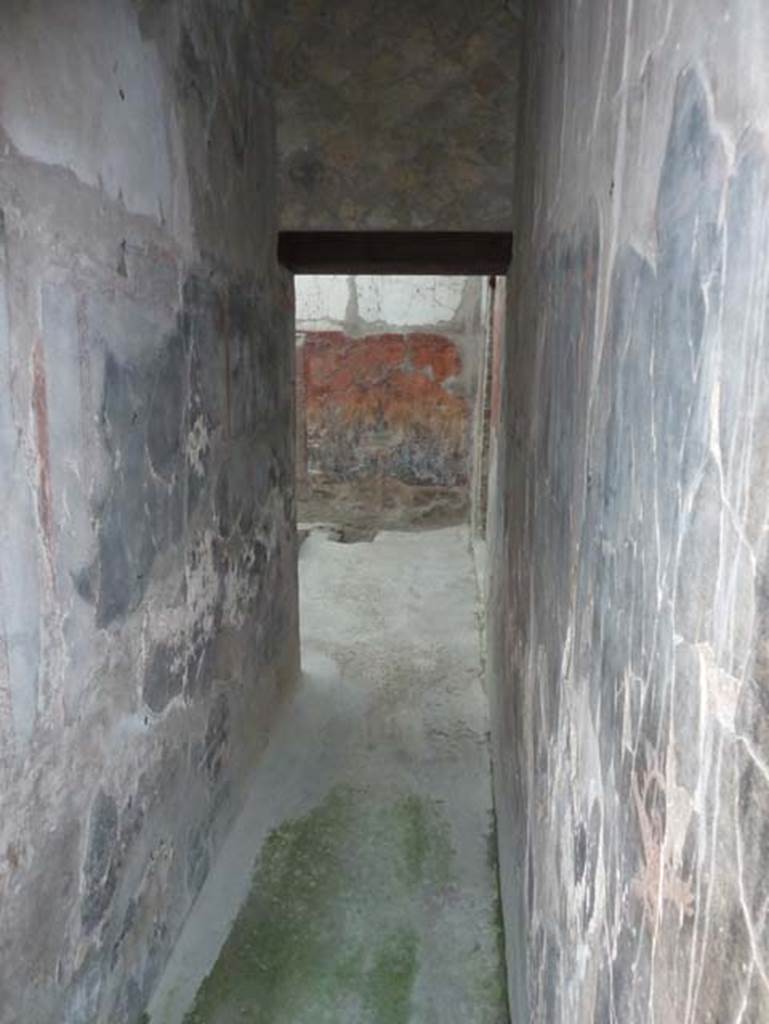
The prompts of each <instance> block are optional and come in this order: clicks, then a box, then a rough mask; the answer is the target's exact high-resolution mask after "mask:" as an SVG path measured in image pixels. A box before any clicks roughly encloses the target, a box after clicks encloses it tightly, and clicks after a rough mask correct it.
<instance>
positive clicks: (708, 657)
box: [490, 0, 769, 1024]
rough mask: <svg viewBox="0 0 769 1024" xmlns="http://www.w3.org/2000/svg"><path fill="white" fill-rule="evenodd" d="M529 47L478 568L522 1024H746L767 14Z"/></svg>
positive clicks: (606, 26) (764, 749)
mask: <svg viewBox="0 0 769 1024" xmlns="http://www.w3.org/2000/svg"><path fill="white" fill-rule="evenodd" d="M527 39H528V45H527V61H526V64H527V73H526V85H525V103H524V108H523V109H524V113H523V122H522V130H523V135H522V138H521V144H520V152H521V154H522V158H521V162H520V168H519V170H520V175H519V182H520V194H519V207H518V211H519V212H518V225H517V236H516V238H517V247H516V253H515V256H514V261H517V269H516V270H515V271H514V273H513V277H512V288H513V294H514V296H515V298H514V308H513V309H512V310H511V314H510V316H511V321H510V328H509V330H508V344H507V348H506V353H505V357H504V361H503V369H502V375H503V376H502V383H503V387H502V407H501V417H500V418H499V419H498V421H497V431H496V447H497V452H498V463H497V473H498V480H499V482H500V483H499V489H498V495H497V502H496V506H495V512H494V515H493V529H492V534H493V537H492V555H491V559H490V562H491V564H492V566H494V568H495V575H494V580H493V583H492V599H491V602H490V608H491V623H490V627H491V635H492V662H493V669H494V671H493V673H492V678H493V680H494V684H493V694H492V721H493V723H494V724H493V731H494V744H495V761H496V769H495V778H496V787H497V810H498V815H499V832H500V842H501V864H502V868H501V871H502V884H503V894H504V902H505V916H506V924H507V949H508V964H509V973H510V991H511V994H512V996H513V1014H514V1017H515V1015H516V1014H517V1015H518V1016H517V1018H516V1019H520V1020H531V1019H534V1020H546V1021H548V1022H551V1024H553V1022H559V1021H563V1022H564V1024H566V1022H569V1024H573V1022H575V1021H576V1022H579V1021H601V1022H604V1021H605V1022H613V1021H617V1022H620V1021H621V1022H623V1024H624V1022H628V1024H629V1022H641V1021H648V1020H652V1019H653V1020H655V1021H658V1022H683V1024H694V1022H700V1021H714V1022H715V1021H718V1022H722V1021H723V1022H726V1021H738V1020H739V1021H741V1022H743V1024H747V1022H755V1024H757V1022H759V1021H764V1020H766V1019H769V984H768V983H767V980H768V979H769V918H768V917H767V913H768V910H769V903H768V902H767V890H766V871H765V864H766V858H767V856H769V845H768V844H769V826H767V820H768V814H769V784H768V783H767V779H768V778H769V770H768V767H767V766H769V734H768V733H767V728H766V722H767V707H768V706H769V682H768V680H767V658H766V633H767V618H766V613H767V600H766V594H767V555H768V553H769V549H768V548H767V543H768V541H769V531H768V530H767V524H768V519H767V514H768V510H769V505H768V503H767V496H768V493H769V492H768V487H769V475H768V474H767V455H768V451H767V444H766V438H767V430H768V429H769V404H768V401H769V399H768V396H769V346H768V345H767V341H766V337H767V336H766V316H767V312H766V311H767V298H768V297H769V296H768V295H767V273H766V269H767V253H768V252H769V189H768V188H767V186H768V184H769V156H768V155H767V152H768V151H767V140H768V136H767V127H768V125H767V115H766V111H767V109H769V107H768V106H767V102H768V101H769V96H768V95H767V82H766V77H765V75H764V74H763V68H765V66H766V59H767V52H768V51H767V40H768V39H769V19H768V16H767V11H766V8H765V6H764V5H763V4H761V3H757V2H750V0H749V2H746V3H744V4H740V5H724V4H722V3H719V2H716V0H708V2H704V3H694V2H689V0H687V2H682V3H678V4H675V5H672V6H671V5H667V4H663V3H657V2H650V3H644V4H643V5H639V4H635V3H632V2H631V0H626V2H620V3H617V4H614V5H613V6H612V7H611V9H610V13H607V8H606V5H605V4H603V3H599V2H589V3H583V4H575V3H570V2H566V0H563V2H559V3H553V4H547V5H537V4H534V5H532V7H531V11H530V17H529V24H528V35H527ZM535 143H536V145H535Z"/></svg>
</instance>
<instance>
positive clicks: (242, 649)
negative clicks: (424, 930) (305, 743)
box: [0, 0, 298, 1024]
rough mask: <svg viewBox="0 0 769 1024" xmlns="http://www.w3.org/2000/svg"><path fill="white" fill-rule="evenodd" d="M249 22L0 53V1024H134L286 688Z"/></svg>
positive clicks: (263, 63) (119, 18)
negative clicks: (0, 66) (0, 77)
mask: <svg viewBox="0 0 769 1024" xmlns="http://www.w3.org/2000/svg"><path fill="white" fill-rule="evenodd" d="M267 59H268V58H267V46H266V41H265V34H264V24H263V21H262V20H261V19H260V15H259V9H258V6H256V5H255V6H253V7H252V8H251V10H250V12H248V13H247V12H246V11H245V7H244V6H243V5H240V4H237V3H227V4H224V5H220V9H217V11H216V12H214V11H213V9H212V6H211V5H210V4H207V3H204V2H195V0H191V2H178V3H177V2H172V3H166V4H145V3H142V4H139V5H134V4H131V3H128V2H123V0H119V2H116V3H113V4H107V5H105V4H99V3H93V2H90V0H75V2H73V3H67V4H63V5H62V4H57V3H54V2H46V0H35V2H34V3H30V4H26V3H24V4H22V3H15V2H12V3H11V4H10V5H5V8H4V11H3V32H2V41H0V63H2V67H3V73H2V79H3V81H2V87H1V88H0V92H1V93H2V104H0V470H1V471H2V479H3V481H4V485H3V488H2V493H1V494H0V1020H1V1021H2V1022H3V1024H6V1022H7V1024H17V1022H20V1021H24V1022H30V1024H31V1022H33V1021H34V1024H49V1022H50V1024H54V1022H55V1024H101V1022H105V1024H107V1022H108V1024H135V1022H136V1021H137V1020H138V1019H139V1016H140V1014H141V1012H142V1010H143V1007H144V1004H145V1002H146V999H147V998H148V996H149V993H150V992H151V990H152V988H153V986H154V984H155V981H156V980H157V977H158V975H159V973H160V971H161V969H162V967H163V964H164V963H165V960H166V958H167V956H168V953H169V951H170V949H171V947H172V945H173V942H174V940H175V938H176V935H177V933H178V930H179V928H180V926H181V923H182V921H183V920H184V917H185V915H186V913H187V911H188V909H189V907H190V905H191V903H192V901H193V900H194V898H195V896H196V895H197V893H198V891H199V889H200V886H201V885H202V883H203V881H204V879H205V876H206V873H207V871H208V867H209V865H210V863H211V861H212V860H213V859H214V857H215V855H216V851H217V849H218V846H219V843H220V841H221V838H222V836H223V834H224V833H225V832H226V829H227V827H228V825H229V822H230V821H231V820H232V817H233V815H234V814H235V812H236V811H237V810H238V808H239V807H240V806H241V803H242V800H243V795H244V787H245V785H246V783H247V780H248V778H249V777H250V773H251V771H252V769H253V765H254V763H255V758H256V756H257V754H258V752H259V750H260V748H261V746H262V745H263V742H264V739H265V735H266V732H267V730H268V727H269V723H270V721H271V716H272V713H273V711H274V708H275V706H276V704H277V703H278V702H279V699H280V695H281V694H282V693H284V692H286V690H287V689H289V688H290V686H291V684H292V681H293V679H294V677H295V675H296V671H297V660H298V652H297V631H296V583H295V564H294V556H295V547H294V530H293V507H292V502H293V490H292V487H293V392H292V386H291V382H292V353H293V347H292V345H291V321H292V316H291V289H290V283H289V282H286V281H285V280H283V279H282V278H281V276H280V274H279V272H278V270H277V268H276V267H275V266H274V262H273V257H272V252H273V246H274V228H275V221H274V200H275V189H274V185H273V182H274V170H275V163H274V140H273V122H272V111H271V99H270V94H269V88H268V82H269V78H268V68H267Z"/></svg>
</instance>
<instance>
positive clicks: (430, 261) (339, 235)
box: [278, 231, 513, 274]
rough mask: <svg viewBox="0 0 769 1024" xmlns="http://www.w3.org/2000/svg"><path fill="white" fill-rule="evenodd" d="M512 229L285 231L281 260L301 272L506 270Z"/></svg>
mask: <svg viewBox="0 0 769 1024" xmlns="http://www.w3.org/2000/svg"><path fill="white" fill-rule="evenodd" d="M512 245H513V236H512V235H511V234H510V232H507V231H281V232H280V234H279V235H278V260H279V262H280V263H281V264H282V265H283V266H284V267H286V268H287V269H288V270H292V271H293V272H294V273H295V274H505V273H507V270H508V267H509V266H510V258H511V255H512Z"/></svg>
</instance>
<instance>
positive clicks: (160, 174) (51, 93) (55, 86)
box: [0, 0, 181, 222]
mask: <svg viewBox="0 0 769 1024" xmlns="http://www.w3.org/2000/svg"><path fill="white" fill-rule="evenodd" d="M3 20H4V22H5V26H4V27H5V28H6V29H7V28H9V24H10V25H12V29H13V30H12V31H10V30H9V31H0V97H2V104H1V105H2V119H3V130H4V132H5V133H6V135H7V136H8V139H9V140H10V142H11V144H12V145H13V146H14V147H15V148H16V149H17V150H18V151H19V153H20V154H21V155H22V156H25V157H29V158H31V159H33V160H36V161H39V162H40V163H43V164H48V165H50V166H60V167H64V168H67V169H68V170H71V171H72V172H73V173H74V174H75V175H76V176H77V177H78V178H79V179H80V181H82V182H83V183H84V184H86V185H94V186H99V187H101V188H103V189H104V191H105V192H106V194H107V195H108V196H109V197H110V198H111V199H118V200H121V201H122V202H123V203H124V204H125V207H126V209H127V210H129V211H130V212H132V213H139V214H145V215H147V216H150V217H152V218H154V219H156V220H158V221H161V222H162V221H167V220H170V219H171V218H172V216H174V214H175V213H176V211H175V205H176V204H175V196H174V191H175V189H174V167H175V166H178V164H179V162H180V160H181V153H180V152H179V151H178V150H179V147H178V145H175V144H174V140H173V138H172V134H178V133H177V132H175V131H174V129H173V128H172V129H171V131H169V124H170V123H171V121H172V118H171V103H170V97H168V95H167V93H166V89H165V83H164V78H163V71H162V66H161V61H160V56H159V54H158V52H157V48H156V47H155V45H154V44H153V43H152V42H150V41H145V40H142V38H141V36H140V33H139V27H138V25H137V20H136V15H135V12H134V10H133V9H132V7H131V5H130V4H129V3H127V2H125V0H113V2H110V3H107V4H105V3H103V2H100V0H85V2H78V3H70V2H63V3H60V4H57V5H56V6H55V7H54V6H53V5H51V4H50V3H45V2H43V0H27V2H25V3H23V4H22V3H17V2H15V0H12V2H11V3H10V9H8V7H7V5H6V4H3ZM105 43H107V45H105ZM85 97H88V99H89V102H88V103H87V104H86V103H85V100H84V98H85Z"/></svg>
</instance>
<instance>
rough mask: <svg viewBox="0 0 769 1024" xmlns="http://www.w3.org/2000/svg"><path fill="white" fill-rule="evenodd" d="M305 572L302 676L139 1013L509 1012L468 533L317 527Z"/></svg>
mask: <svg viewBox="0 0 769 1024" xmlns="http://www.w3.org/2000/svg"><path fill="white" fill-rule="evenodd" d="M299 569H300V589H301V606H300V610H301V622H302V660H303V670H304V678H303V682H302V685H301V687H300V688H299V690H298V692H297V695H296V697H295V698H294V700H293V702H292V704H291V706H290V707H289V708H288V709H287V710H286V712H285V714H284V716H283V719H282V721H281V723H280V724H279V726H278V728H277V729H276V731H275V733H274V735H273V738H272V740H271V742H270V745H269V747H268V749H267V751H266V754H265V756H264V758H263V760H262V762H261V763H260V769H259V772H258V773H257V779H256V783H255V787H254V791H253V792H252V794H251V797H250V799H249V803H248V806H247V807H246V809H245V811H244V813H243V814H242V816H241V818H240V819H239V821H238V823H237V825H236V827H235V829H234V830H233V834H232V835H231V836H230V838H229V839H228V841H227V843H226V844H225V847H224V849H223V852H222V854H221V856H220V857H219V858H218V860H217V863H216V865H215V867H214V869H213V870H212V872H211V874H210V876H209V879H208V880H207V882H206V885H205V886H204V888H203V891H202V893H201V896H200V898H199V900H198V903H197V904H196V907H195V909H194V911H193V913H192V915H191V917H190V920H189V921H188V924H187V925H186V927H185V931H184V933H183V934H182V938H181V941H180V942H179V944H178V946H177V949H176V951H175V954H174V957H173V960H172V962H171V964H170V965H169V968H168V970H167V972H166V975H165V977H164V979H163V981H162V983H161V985H160V987H159V990H158V992H157V993H156V997H155V999H154V1000H153V1003H152V1005H151V1007H150V1019H151V1020H152V1021H153V1024H177V1022H181V1021H183V1022H184V1024H236V1022H237V1024H243V1022H253V1024H321V1022H328V1024H411V1022H415V1024H416V1022H418V1024H454V1022H456V1024H502V1022H504V1021H505V1020H506V1019H507V1018H506V1011H505V1009H504V1007H505V997H504V980H503V973H502V966H501V962H502V948H501V946H502V935H501V929H500V918H499V910H498V900H497V878H496V863H495V842H494V827H493V815H492V803H491V784H490V770H489V758H488V746H487V706H486V698H485V695H484V692H483V688H482V680H481V668H480V644H479V635H478V620H477V605H476V587H475V578H474V573H473V567H472V563H471V559H470V555H469V554H468V540H467V531H466V530H465V529H464V528H450V529H442V530H436V531H430V532H419V533H381V534H379V535H378V536H376V537H375V538H374V540H373V541H371V542H363V543H355V544H343V543H338V542H336V541H335V540H333V539H332V538H331V537H330V536H329V535H328V534H326V533H323V532H312V533H311V534H310V535H309V537H308V538H307V539H306V541H305V543H304V544H303V546H302V550H301V555H300V565H299ZM209 972H210V973H209ZM206 975H208V976H207V977H206ZM202 978H205V980H204V981H203V983H202V985H201V984H200V980H201V979H202Z"/></svg>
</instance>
